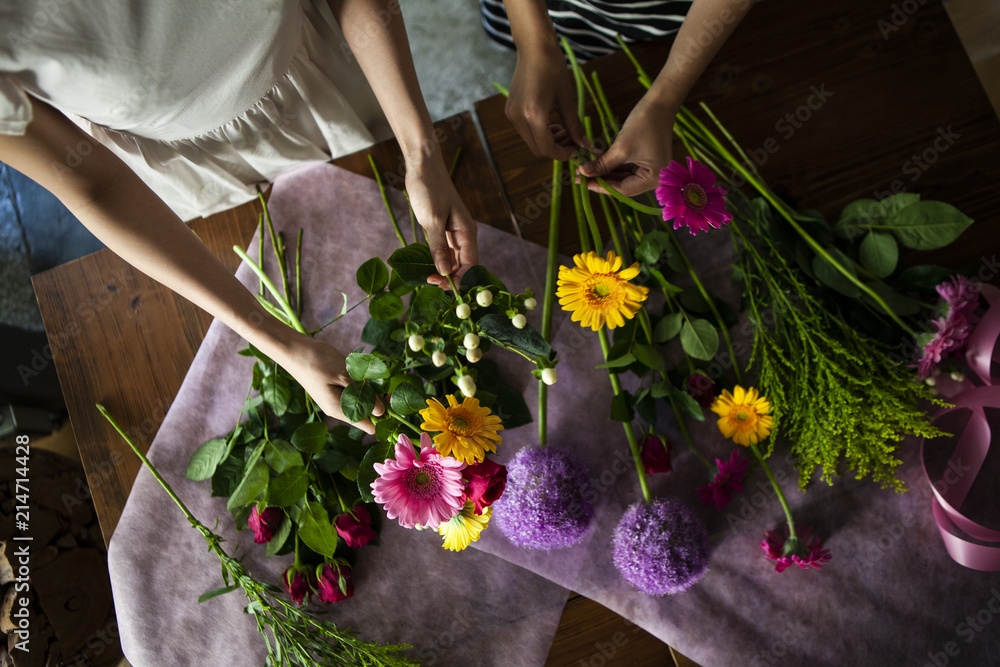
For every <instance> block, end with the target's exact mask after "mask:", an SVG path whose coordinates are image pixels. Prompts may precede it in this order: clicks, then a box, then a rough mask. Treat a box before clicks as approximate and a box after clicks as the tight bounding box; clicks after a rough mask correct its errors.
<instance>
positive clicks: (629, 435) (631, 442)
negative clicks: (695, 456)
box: [597, 329, 653, 505]
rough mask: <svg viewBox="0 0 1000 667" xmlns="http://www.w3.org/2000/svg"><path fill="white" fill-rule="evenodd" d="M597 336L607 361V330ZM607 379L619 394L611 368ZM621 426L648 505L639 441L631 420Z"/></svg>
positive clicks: (646, 484) (617, 380)
mask: <svg viewBox="0 0 1000 667" xmlns="http://www.w3.org/2000/svg"><path fill="white" fill-rule="evenodd" d="M597 338H598V339H599V340H600V341H601V352H603V353H604V361H607V360H608V353H609V352H610V351H611V345H610V344H609V343H608V332H607V330H606V329H601V330H600V331H598V332H597ZM608 379H609V380H611V390H612V391H613V392H614V394H615V396H619V395H621V393H622V384H621V380H619V379H618V375H617V374H615V373H613V372H612V371H611V369H608ZM622 428H624V429H625V438H626V439H627V440H628V448H629V451H631V452H632V461H633V462H634V463H635V470H636V473H637V474H638V476H639V488H641V489H642V498H643V500H645V501H646V504H647V505H648V504H649V503H651V502H652V501H653V498H652V496H651V495H650V493H649V484H648V483H647V482H646V469H645V468H643V466H642V454H641V453H640V451H639V443H638V442H637V441H636V439H635V431H633V430H632V422H622Z"/></svg>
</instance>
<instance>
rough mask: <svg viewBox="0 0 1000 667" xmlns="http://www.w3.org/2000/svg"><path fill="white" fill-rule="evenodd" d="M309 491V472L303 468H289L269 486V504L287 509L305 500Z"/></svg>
mask: <svg viewBox="0 0 1000 667" xmlns="http://www.w3.org/2000/svg"><path fill="white" fill-rule="evenodd" d="M308 490H309V471H308V470H307V469H306V468H305V467H302V466H297V467H294V468H289V469H288V470H286V471H285V472H283V473H281V474H280V475H278V476H277V477H275V478H274V479H272V480H271V482H270V483H269V484H268V486H267V504H268V506H270V507H287V506H289V505H294V504H296V503H298V502H299V501H300V500H302V499H303V498H305V496H306V491H308Z"/></svg>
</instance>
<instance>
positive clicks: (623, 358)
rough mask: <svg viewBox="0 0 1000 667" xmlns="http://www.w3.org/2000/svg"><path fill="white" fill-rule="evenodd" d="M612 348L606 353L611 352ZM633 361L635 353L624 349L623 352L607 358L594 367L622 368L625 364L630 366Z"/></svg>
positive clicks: (612, 351)
mask: <svg viewBox="0 0 1000 667" xmlns="http://www.w3.org/2000/svg"><path fill="white" fill-rule="evenodd" d="M613 353H614V350H611V351H610V352H609V353H608V354H613ZM634 363H635V355H634V354H632V351H631V350H625V352H624V353H623V354H619V355H618V356H616V357H612V358H611V359H608V360H607V361H605V362H604V363H603V364H598V365H597V366H594V368H604V369H607V368H623V367H625V366H631V365H632V364H634Z"/></svg>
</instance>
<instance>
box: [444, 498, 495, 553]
mask: <svg viewBox="0 0 1000 667" xmlns="http://www.w3.org/2000/svg"><path fill="white" fill-rule="evenodd" d="M490 509H491V508H490V507H486V508H484V509H483V513H482V514H476V512H475V503H471V502H470V503H466V504H465V507H464V508H463V509H462V511H461V512H459V513H458V514H456V515H455V516H453V517H451V518H450V519H448V520H447V521H445V522H444V523H442V524H441V525H440V526H438V534H439V535H443V536H444V545H443V546H444V548H445V549H448V550H449V551H461V550H462V549H464V548H465V547H467V546H469V545H470V544H472V543H473V542H475V541H476V540H478V539H479V534H480V533H481V532H483V531H484V530H486V526H487V525H488V524H489V523H490Z"/></svg>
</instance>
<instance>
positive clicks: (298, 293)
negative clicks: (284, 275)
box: [295, 229, 302, 319]
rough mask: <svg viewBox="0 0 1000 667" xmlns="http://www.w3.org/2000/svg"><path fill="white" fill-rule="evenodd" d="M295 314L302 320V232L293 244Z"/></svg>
mask: <svg viewBox="0 0 1000 667" xmlns="http://www.w3.org/2000/svg"><path fill="white" fill-rule="evenodd" d="M295 314H296V315H298V316H299V319H302V230H301V229H300V230H299V238H298V241H296V243H295Z"/></svg>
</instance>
